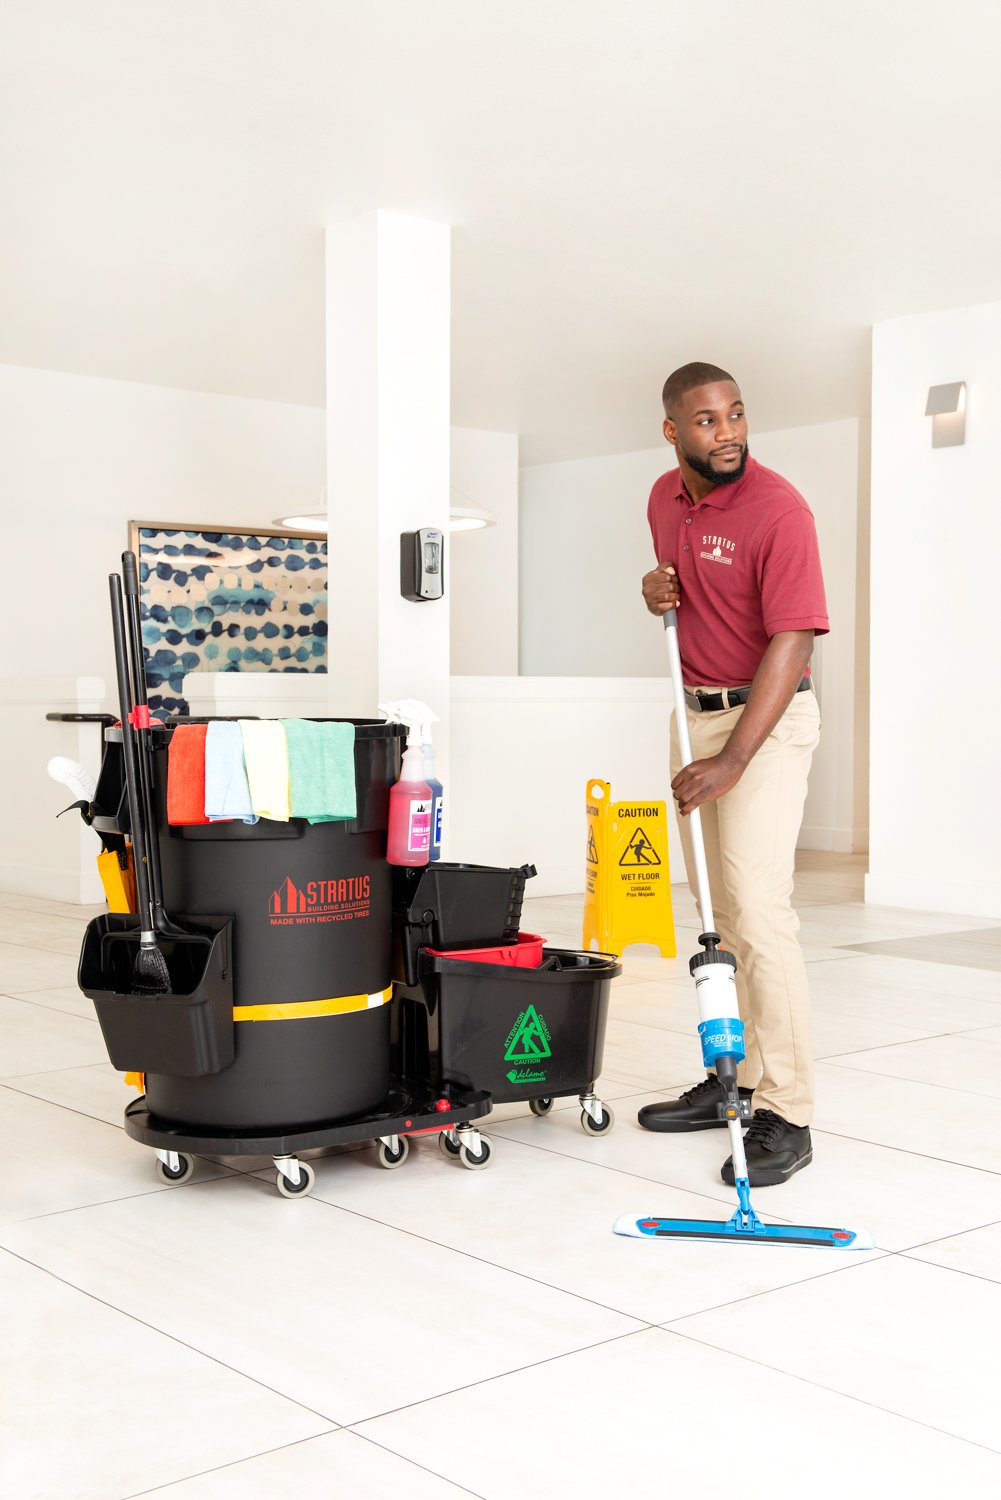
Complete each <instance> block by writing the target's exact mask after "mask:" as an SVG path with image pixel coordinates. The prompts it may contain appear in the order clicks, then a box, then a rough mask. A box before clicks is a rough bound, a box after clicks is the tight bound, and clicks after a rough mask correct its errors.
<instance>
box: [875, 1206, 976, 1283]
mask: <svg viewBox="0 0 1001 1500" xmlns="http://www.w3.org/2000/svg"><path fill="white" fill-rule="evenodd" d="M999 1226H1001V1219H991V1220H989V1221H988V1223H986V1224H973V1225H971V1226H970V1228H969V1229H955V1230H953V1232H952V1233H951V1234H940V1235H937V1236H936V1237H935V1239H933V1240H919V1241H918V1242H917V1244H916V1245H908V1246H906V1248H905V1249H903V1250H901V1251H899V1252H898V1253H899V1254H900V1255H908V1254H910V1252H911V1251H913V1250H925V1249H927V1248H928V1246H929V1245H941V1244H944V1243H945V1241H946V1240H958V1239H962V1237H963V1236H964V1235H966V1234H976V1233H977V1232H978V1231H979V1230H981V1229H996V1228H998V1227H999ZM935 1264H938V1262H936V1263H935ZM987 1279H988V1280H990V1279H991V1278H990V1277H988V1278H987ZM999 1281H1001V1277H999Z"/></svg>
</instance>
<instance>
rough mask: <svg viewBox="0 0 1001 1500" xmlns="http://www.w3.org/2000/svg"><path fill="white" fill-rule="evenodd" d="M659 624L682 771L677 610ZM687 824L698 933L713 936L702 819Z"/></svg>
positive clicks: (685, 744) (686, 743) (688, 752)
mask: <svg viewBox="0 0 1001 1500" xmlns="http://www.w3.org/2000/svg"><path fill="white" fill-rule="evenodd" d="M663 620H664V639H665V640H666V641H667V655H668V660H669V661H670V664H671V682H672V684H673V687H674V722H675V726H676V728H677V731H678V745H679V747H680V749H681V765H682V768H684V767H685V766H690V765H691V763H692V737H691V735H690V734H689V732H688V713H687V710H686V708H685V680H684V677H683V675H682V671H681V651H680V649H679V647H678V611H677V609H669V610H667V611H666V612H665V614H664V616H663ZM688 821H689V824H690V825H691V830H692V858H693V860H694V863H695V884H696V887H697V890H696V894H697V896H698V898H699V915H700V917H701V919H702V931H703V932H715V931H716V919H715V917H714V916H713V901H712V896H711V894H710V891H709V871H708V869H707V868H706V846H705V840H704V839H703V837H702V819H701V817H700V816H699V809H698V808H696V809H695V810H694V812H690V813H689V814H688Z"/></svg>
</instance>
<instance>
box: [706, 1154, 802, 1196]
mask: <svg viewBox="0 0 1001 1500" xmlns="http://www.w3.org/2000/svg"><path fill="white" fill-rule="evenodd" d="M812 1161H813V1148H812V1147H811V1149H810V1150H809V1151H808V1152H807V1153H806V1155H805V1156H801V1157H800V1158H799V1159H798V1161H794V1162H793V1164H792V1166H791V1167H786V1169H785V1171H784V1172H783V1171H780V1170H779V1169H778V1168H776V1167H772V1168H771V1169H770V1170H768V1171H764V1172H763V1171H761V1170H757V1171H754V1170H752V1171H751V1172H750V1173H749V1174H748V1180H749V1182H750V1184H751V1187H778V1186H779V1185H780V1184H781V1183H783V1182H788V1181H789V1178H790V1177H793V1176H794V1175H795V1174H796V1173H797V1172H798V1171H800V1169H801V1168H803V1167H808V1166H809V1165H810V1163H811V1162H812ZM719 1175H720V1177H721V1178H722V1179H723V1181H724V1182H725V1183H726V1185H727V1187H733V1185H734V1176H733V1168H732V1167H730V1168H729V1171H728V1170H727V1168H726V1167H723V1168H722V1169H721V1171H720V1174H719Z"/></svg>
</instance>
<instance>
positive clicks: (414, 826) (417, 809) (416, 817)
mask: <svg viewBox="0 0 1001 1500" xmlns="http://www.w3.org/2000/svg"><path fill="white" fill-rule="evenodd" d="M407 828H408V832H407V849H408V850H409V851H410V853H411V854H426V853H427V851H428V849H430V847H431V803H430V802H429V801H428V800H427V798H426V797H417V798H414V799H413V801H411V803H410V818H409V820H408V825H407Z"/></svg>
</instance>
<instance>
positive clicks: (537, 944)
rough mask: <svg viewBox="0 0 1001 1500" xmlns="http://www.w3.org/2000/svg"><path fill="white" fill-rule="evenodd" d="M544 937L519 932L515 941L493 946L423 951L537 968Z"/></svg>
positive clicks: (434, 955)
mask: <svg viewBox="0 0 1001 1500" xmlns="http://www.w3.org/2000/svg"><path fill="white" fill-rule="evenodd" d="M545 941H546V940H545V938H543V937H539V936H538V935H537V934H536V933H534V932H519V934H518V941H517V942H516V943H501V944H499V946H497V947H495V948H451V949H450V950H449V951H448V952H447V953H446V952H444V951H442V950H440V949H438V948H427V949H426V950H425V951H426V952H427V953H430V954H432V956H433V957H434V958H462V959H465V961H466V962H467V963H473V964H509V965H510V966H511V967H512V968H514V969H537V968H538V967H539V965H540V964H541V963H542V949H543V947H544V946H545Z"/></svg>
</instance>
